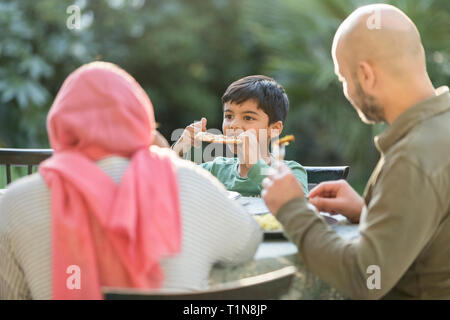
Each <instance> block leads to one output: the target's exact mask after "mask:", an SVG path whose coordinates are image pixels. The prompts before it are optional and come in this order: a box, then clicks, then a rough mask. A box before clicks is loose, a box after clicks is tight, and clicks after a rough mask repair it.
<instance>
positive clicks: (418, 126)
mask: <svg viewBox="0 0 450 320" xmlns="http://www.w3.org/2000/svg"><path fill="white" fill-rule="evenodd" d="M373 14H377V15H379V16H378V17H379V18H380V19H379V22H380V25H379V26H378V27H379V28H369V27H368V26H373V25H372V22H373V21H371V20H368V19H371V17H373ZM368 21H369V22H370V23H367V22H368ZM332 54H333V59H334V63H335V72H336V74H337V76H338V77H339V80H340V81H341V82H342V83H343V88H344V94H345V96H346V97H347V99H348V100H349V101H350V102H351V103H352V105H353V106H354V107H355V109H356V110H357V112H358V113H359V115H360V117H361V119H362V120H363V121H364V122H366V123H370V122H387V123H388V124H389V125H390V126H389V128H388V129H387V130H386V131H385V132H383V133H382V134H381V135H379V136H378V137H376V138H375V144H376V146H377V148H378V150H379V151H380V153H381V158H380V161H379V163H378V165H377V167H376V168H375V170H374V172H373V173H372V176H371V178H370V180H369V182H368V184H367V187H366V190H365V194H364V198H361V197H360V196H359V195H358V194H357V193H356V192H355V191H354V190H353V189H352V188H351V187H350V186H349V185H348V184H347V183H346V182H345V181H337V182H325V183H322V184H320V185H318V186H317V187H316V188H315V189H313V190H311V192H310V194H309V202H310V203H311V204H312V205H313V206H315V208H314V207H311V205H309V204H308V202H307V200H306V199H305V197H304V194H303V191H302V188H301V186H300V185H299V184H298V183H297V182H296V180H295V179H294V177H293V176H292V174H291V173H290V172H289V169H288V168H286V167H285V166H281V167H280V168H279V170H278V171H277V172H276V173H274V174H273V175H271V176H270V177H268V178H267V179H266V180H265V181H263V186H264V190H263V191H262V196H263V198H264V200H265V201H266V204H267V206H268V207H269V208H270V209H271V210H272V212H274V213H275V214H276V217H277V219H278V220H279V221H280V222H281V223H282V224H283V226H284V228H285V231H286V233H287V234H288V235H289V237H290V238H291V239H292V241H293V242H294V243H296V245H297V246H298V249H299V253H300V254H301V256H302V257H303V260H304V262H305V264H306V266H307V267H308V268H309V269H310V270H311V271H312V272H314V273H316V274H317V275H318V276H320V277H321V278H322V279H323V280H325V281H326V282H328V283H329V284H331V285H332V286H334V287H335V288H336V289H338V290H340V291H341V292H342V293H343V294H345V295H347V296H348V297H351V298H357V299H377V298H386V299H450V246H449V245H448V244H449V242H450V197H449V194H450V126H449V124H450V94H449V90H448V87H441V88H439V89H438V90H435V89H434V87H433V85H432V83H431V81H430V79H429V77H428V74H427V71H426V67H425V54H424V49H423V46H422V44H421V39H420V36H419V33H418V30H417V29H416V27H415V25H414V24H413V22H412V21H411V20H410V19H409V18H408V17H407V16H406V15H405V14H404V13H403V12H401V11H400V10H399V9H397V8H395V7H393V6H390V5H381V4H376V5H370V6H364V7H361V8H358V9H357V10H356V11H354V12H353V13H352V14H351V15H350V16H349V17H348V18H347V19H346V20H345V21H344V22H343V23H342V24H341V26H340V27H339V29H338V31H337V33H336V35H335V38H334V42H333V49H332ZM316 209H317V210H319V211H327V212H331V213H334V212H339V213H342V214H344V215H346V216H347V217H348V218H349V219H350V220H352V221H353V222H358V221H359V233H360V236H359V237H358V238H357V239H354V240H352V241H348V240H344V239H342V238H340V237H339V236H338V235H337V234H336V233H335V232H334V231H333V230H331V228H329V227H328V226H327V224H326V223H325V222H324V221H323V219H322V218H321V217H320V216H319V215H318V214H317V210H316Z"/></svg>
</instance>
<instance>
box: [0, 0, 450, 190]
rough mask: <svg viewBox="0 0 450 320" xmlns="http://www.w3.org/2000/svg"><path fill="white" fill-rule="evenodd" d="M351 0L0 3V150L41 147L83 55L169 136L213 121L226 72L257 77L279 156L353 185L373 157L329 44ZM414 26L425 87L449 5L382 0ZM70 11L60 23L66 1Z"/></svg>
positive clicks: (438, 54) (446, 70) (448, 25)
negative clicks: (264, 79) (264, 80)
mask: <svg viewBox="0 0 450 320" xmlns="http://www.w3.org/2000/svg"><path fill="white" fill-rule="evenodd" d="M369 2H370V1H363V0H360V1H357V0H321V1H317V0H303V1H298V0H283V1H273V0H190V1H185V0H184V1H183V0H151V1H149V0H147V1H146V0H95V1H94V0H76V1H75V0H72V1H70V0H40V1H29V0H18V1H9V0H2V1H1V2H0V39H1V40H0V147H5V146H8V147H48V141H47V134H46V129H45V118H46V114H47V112H48V109H49V107H50V105H51V103H52V101H53V99H54V97H55V95H56V93H57V91H58V89H59V87H60V86H61V84H62V82H63V81H64V79H65V78H66V77H67V75H68V74H69V73H70V72H71V71H73V70H74V69H75V68H77V67H79V66H80V65H81V64H83V63H86V62H90V61H93V60H105V61H110V62H114V63H117V64H118V65H120V66H121V67H123V68H124V69H126V70H127V71H128V72H130V73H131V74H132V75H133V76H134V77H135V78H136V79H137V81H138V82H139V83H140V84H141V85H142V86H143V87H144V89H145V90H146V91H147V93H148V94H149V96H150V98H151V100H152V102H153V104H154V107H155V113H156V119H157V121H158V122H159V124H160V131H161V132H162V133H163V134H164V136H165V137H166V138H167V139H168V140H169V142H170V140H171V133H172V131H173V130H175V129H176V128H183V127H185V126H186V125H187V124H189V123H191V122H192V121H194V120H198V119H200V118H201V117H202V116H206V117H207V118H208V127H210V128H213V127H216V128H217V127H218V128H221V118H222V114H221V103H220V97H221V95H222V94H223V92H224V91H225V89H226V87H227V86H228V85H229V84H230V83H231V82H232V81H234V80H236V79H238V78H240V77H243V76H246V75H249V74H267V75H269V76H272V77H274V78H275V79H276V80H277V81H279V82H280V83H281V84H282V85H283V86H284V87H285V88H286V90H287V93H288V95H289V98H290V102H291V110H290V113H289V115H288V120H287V123H286V131H285V133H291V134H295V136H296V138H297V141H296V142H295V143H294V144H291V146H290V147H289V150H288V158H292V159H296V160H298V161H299V162H301V163H302V164H304V165H340V164H348V165H351V167H352V169H351V176H350V181H351V183H352V184H353V185H355V186H356V187H357V189H358V190H359V191H362V188H363V186H364V183H365V181H366V180H367V178H368V175H369V173H370V172H371V170H372V168H373V166H374V165H375V162H376V160H377V159H378V153H377V152H376V150H375V148H374V146H373V142H372V138H373V136H374V135H375V134H377V133H379V132H380V131H381V130H383V128H384V126H383V125H377V126H366V125H364V124H363V123H362V122H361V121H360V120H359V118H358V115H357V114H356V112H354V110H353V109H352V107H351V106H350V104H349V103H348V102H347V101H346V100H345V98H344V95H343V94H342V88H341V87H340V84H339V83H338V81H337V79H336V78H335V75H334V68H333V62H332V59H331V54H330V49H331V43H332V39H333V35H334V33H335V31H336V28H337V27H338V25H339V24H340V22H341V21H342V20H343V19H344V18H345V17H346V16H347V15H348V14H349V13H350V12H351V11H353V10H354V9H355V8H357V7H358V6H360V5H363V4H367V3H369ZM389 3H392V4H394V5H396V6H398V7H399V8H400V9H402V10H404V11H405V12H406V13H407V14H408V15H409V16H410V17H411V19H413V21H414V22H415V23H416V24H417V26H418V28H419V31H420V32H421V35H422V38H423V42H424V45H425V48H426V52H427V62H428V69H429V72H430V75H431V78H432V80H433V81H434V84H435V85H436V86H439V85H445V84H448V83H449V82H450V81H449V79H450V63H449V61H450V52H449V45H448V44H449V43H450V32H449V31H450V2H449V1H448V0H421V1H416V0H397V1H389ZM73 4H75V5H77V6H78V7H79V8H80V10H81V29H80V30H70V29H69V28H68V27H67V25H66V22H67V19H68V17H69V16H70V14H68V13H67V11H66V10H67V8H68V7H69V6H70V5H73Z"/></svg>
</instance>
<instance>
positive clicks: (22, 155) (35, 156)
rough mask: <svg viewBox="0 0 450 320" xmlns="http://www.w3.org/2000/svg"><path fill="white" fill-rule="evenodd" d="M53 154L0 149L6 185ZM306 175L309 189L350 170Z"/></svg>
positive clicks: (333, 169)
mask: <svg viewBox="0 0 450 320" xmlns="http://www.w3.org/2000/svg"><path fill="white" fill-rule="evenodd" d="M52 154H53V150H52V149H1V148H0V165H5V166H6V180H7V184H9V183H11V166H27V167H28V174H31V173H32V168H33V167H34V166H37V165H39V163H41V162H42V161H44V160H45V159H47V158H49V157H50V156H51V155H52ZM304 168H305V169H306V171H307V173H308V184H309V189H311V188H312V187H314V186H315V185H316V184H318V183H320V182H323V181H329V180H339V179H346V178H347V176H348V173H349V170H350V167H349V166H338V167H306V166H305V167H304Z"/></svg>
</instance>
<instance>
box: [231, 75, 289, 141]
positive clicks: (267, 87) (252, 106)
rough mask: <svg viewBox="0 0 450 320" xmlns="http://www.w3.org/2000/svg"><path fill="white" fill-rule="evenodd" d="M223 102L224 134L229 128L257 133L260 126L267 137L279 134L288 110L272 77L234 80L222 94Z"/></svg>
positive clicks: (282, 95) (282, 91)
mask: <svg viewBox="0 0 450 320" xmlns="http://www.w3.org/2000/svg"><path fill="white" fill-rule="evenodd" d="M222 103H223V115H224V118H223V123H222V130H223V132H224V134H227V131H228V132H230V130H233V131H234V132H239V131H241V132H242V131H247V130H250V129H253V130H255V131H256V134H257V135H258V133H259V132H260V131H261V129H265V130H267V134H268V138H269V139H270V138H274V137H275V136H277V135H279V134H280V133H281V131H282V130H283V123H284V121H285V119H286V115H287V112H288V110H289V100H288V97H287V95H286V92H285V91H284V89H283V87H282V86H281V85H280V84H278V83H277V82H276V81H275V80H274V79H272V78H269V77H266V76H261V75H255V76H248V77H245V78H242V79H239V80H237V81H235V82H233V83H232V84H231V85H230V86H229V87H228V88H227V90H226V91H225V93H224V95H223V96H222ZM258 136H259V135H258ZM258 138H259V137H258Z"/></svg>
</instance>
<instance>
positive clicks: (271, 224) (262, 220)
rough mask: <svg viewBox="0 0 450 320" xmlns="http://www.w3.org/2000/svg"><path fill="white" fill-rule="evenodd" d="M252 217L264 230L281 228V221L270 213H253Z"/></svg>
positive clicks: (278, 229)
mask: <svg viewBox="0 0 450 320" xmlns="http://www.w3.org/2000/svg"><path fill="white" fill-rule="evenodd" d="M253 217H254V218H255V219H256V221H258V222H259V224H260V225H261V227H262V228H263V229H264V230H265V231H281V230H282V229H283V227H282V225H281V223H280V222H279V221H278V220H277V219H276V218H275V217H274V216H273V215H272V214H271V213H267V214H263V215H255V216H253Z"/></svg>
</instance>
